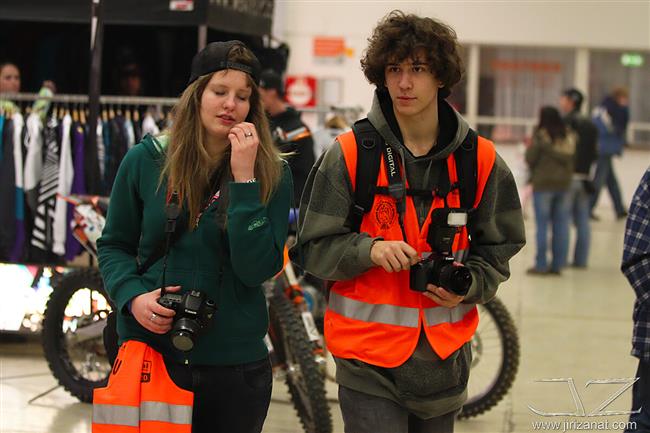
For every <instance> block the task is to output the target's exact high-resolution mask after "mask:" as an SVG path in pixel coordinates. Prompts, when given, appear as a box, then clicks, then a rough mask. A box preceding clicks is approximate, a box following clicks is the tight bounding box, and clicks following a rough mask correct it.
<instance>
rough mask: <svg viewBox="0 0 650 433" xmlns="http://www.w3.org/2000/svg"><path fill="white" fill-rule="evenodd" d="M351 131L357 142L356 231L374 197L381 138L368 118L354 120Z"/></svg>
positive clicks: (354, 223)
mask: <svg viewBox="0 0 650 433" xmlns="http://www.w3.org/2000/svg"><path fill="white" fill-rule="evenodd" d="M352 131H353V132H354V138H355V140H356V142H357V168H356V170H357V176H356V184H355V185H354V206H353V208H352V230H353V231H355V232H358V231H359V229H360V228H361V220H362V219H363V215H364V214H366V213H368V212H370V209H372V203H373V201H374V199H375V191H376V186H377V176H379V164H380V163H381V151H382V146H383V139H382V137H381V135H379V132H377V130H376V129H375V128H374V127H373V126H372V124H371V123H370V121H369V120H368V119H361V120H359V121H357V122H355V124H354V125H352Z"/></svg>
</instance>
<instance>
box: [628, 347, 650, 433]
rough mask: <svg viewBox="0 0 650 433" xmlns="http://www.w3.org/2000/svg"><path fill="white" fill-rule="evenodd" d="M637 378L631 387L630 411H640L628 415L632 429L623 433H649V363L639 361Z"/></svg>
mask: <svg viewBox="0 0 650 433" xmlns="http://www.w3.org/2000/svg"><path fill="white" fill-rule="evenodd" d="M636 377H638V378H639V380H637V381H636V382H635V383H634V385H632V409H631V410H632V411H635V410H639V409H641V412H640V413H636V414H632V415H630V423H636V425H634V424H632V426H629V427H632V428H627V429H626V430H625V433H631V432H637V433H650V362H643V361H641V360H639V368H638V369H637V371H636Z"/></svg>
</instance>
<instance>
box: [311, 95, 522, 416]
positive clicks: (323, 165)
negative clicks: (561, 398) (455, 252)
mask: <svg viewBox="0 0 650 433" xmlns="http://www.w3.org/2000/svg"><path fill="white" fill-rule="evenodd" d="M438 119H439V125H440V132H439V135H438V140H437V145H436V146H434V147H433V148H432V149H431V151H430V152H429V154H428V155H424V156H420V157H415V156H414V155H413V154H412V153H411V152H410V151H409V150H408V149H407V148H406V147H405V146H404V145H403V140H402V134H401V131H400V130H399V125H398V124H397V121H396V119H395V115H394V113H393V107H392V103H391V100H390V97H389V95H388V94H387V92H385V91H383V92H382V91H377V93H376V95H375V99H374V101H373V105H372V108H371V110H370V112H369V113H368V120H370V123H371V124H372V125H373V126H374V127H375V129H376V130H377V131H378V132H379V133H380V134H381V136H382V137H383V138H384V140H386V142H387V143H388V144H389V145H390V146H391V147H392V148H393V149H394V150H395V152H396V153H399V154H400V156H401V161H403V162H404V164H405V166H406V168H405V172H406V177H407V179H408V182H409V185H411V186H413V187H415V188H421V189H428V190H433V189H434V187H435V183H436V181H437V179H438V173H439V171H440V169H441V167H442V164H443V163H444V162H445V160H446V158H447V157H448V156H449V154H451V153H452V152H453V151H454V150H455V149H456V148H457V147H458V146H460V144H461V143H462V142H463V140H464V139H465V136H466V135H467V131H468V130H469V126H468V125H467V123H466V122H465V120H464V119H463V118H462V117H461V116H460V115H459V114H458V113H457V112H456V111H454V110H453V108H451V106H450V105H449V104H448V103H447V102H446V101H444V100H439V101H438ZM353 203H354V195H353V193H352V185H351V182H350V176H349V174H348V172H347V168H346V165H345V160H344V159H343V153H342V151H341V146H340V145H339V144H338V143H335V144H334V145H333V146H331V147H330V149H329V150H328V151H327V152H326V153H325V154H324V155H323V156H322V157H321V158H320V159H319V161H318V162H316V165H315V166H314V168H313V169H312V171H311V173H310V175H309V178H308V179H307V184H306V186H305V191H304V192H303V195H302V198H301V203H300V218H301V220H300V224H299V226H300V238H299V239H300V245H301V247H302V251H300V252H301V253H302V255H303V259H304V262H305V268H306V269H307V271H309V272H311V273H313V274H314V275H316V276H318V277H321V278H324V279H328V280H349V279H351V278H354V277H356V276H357V275H360V274H362V273H364V272H366V271H367V270H369V269H370V268H371V267H373V266H375V265H374V264H373V262H372V261H371V260H370V247H371V245H372V241H373V238H371V237H370V236H369V235H368V234H367V233H356V232H353V231H351V229H350V227H351V208H352V205H353ZM414 204H415V208H416V211H417V214H418V219H419V222H420V225H422V223H423V222H424V218H426V216H427V211H428V210H429V207H430V206H431V199H423V198H421V197H415V198H414ZM468 230H469V232H470V235H471V236H472V242H471V246H470V252H469V255H468V257H467V259H466V261H465V262H464V264H465V266H467V268H468V269H469V270H470V272H471V273H472V277H473V282H472V285H471V287H470V290H469V293H468V294H467V296H466V297H465V300H464V301H463V302H465V303H484V302H488V301H489V300H490V299H492V298H493V297H494V296H495V294H496V290H497V287H498V286H499V284H500V283H502V282H504V281H505V280H507V279H508V277H509V276H510V270H509V267H508V261H509V260H510V258H511V257H512V256H514V255H515V254H516V253H517V252H518V251H519V250H520V249H521V248H522V247H523V246H524V243H525V233H524V221H523V216H522V212H521V204H520V202H519V196H518V194H517V187H516V185H515V181H514V179H513V177H512V174H511V172H510V170H509V169H508V167H507V166H506V164H505V162H504V161H503V160H502V159H501V157H500V156H498V155H497V158H496V161H495V162H494V166H493V168H492V172H491V173H490V175H489V177H488V180H487V183H486V185H485V190H484V192H483V196H482V199H481V202H480V203H479V205H478V207H477V209H476V212H475V213H474V215H473V216H472V217H471V220H470V224H469V225H468ZM377 290H383V288H382V287H378V288H377ZM400 290H410V289H409V288H408V287H404V288H402V289H400ZM386 344H390V342H387V343H386ZM335 361H336V380H337V382H338V383H339V384H340V385H342V386H345V387H347V388H351V389H353V390H356V391H359V392H364V393H366V394H370V395H374V396H378V397H383V398H387V399H390V400H393V401H395V402H396V403H398V404H400V405H401V406H403V407H405V408H407V409H408V410H409V411H411V412H412V413H414V414H416V415H417V416H419V417H420V418H423V419H428V418H432V417H435V416H440V415H444V414H447V413H449V412H453V411H457V410H458V409H460V408H461V406H462V405H463V403H464V402H465V399H466V396H467V391H466V386H467V381H468V377H469V365H470V362H471V351H470V347H469V343H467V344H465V345H464V346H462V347H461V348H460V349H459V350H457V351H456V352H454V353H453V354H451V355H450V356H449V357H448V358H447V359H445V360H442V359H440V357H438V355H437V354H436V353H435V352H434V351H433V350H432V348H431V346H430V345H429V343H428V341H427V339H426V337H424V335H423V334H421V336H420V340H419V342H418V345H417V347H416V349H415V352H414V353H413V354H412V355H411V358H410V359H408V360H407V361H406V362H404V364H402V365H400V366H399V367H396V368H382V367H377V366H374V365H370V364H366V363H364V362H362V361H360V360H357V359H341V358H335Z"/></svg>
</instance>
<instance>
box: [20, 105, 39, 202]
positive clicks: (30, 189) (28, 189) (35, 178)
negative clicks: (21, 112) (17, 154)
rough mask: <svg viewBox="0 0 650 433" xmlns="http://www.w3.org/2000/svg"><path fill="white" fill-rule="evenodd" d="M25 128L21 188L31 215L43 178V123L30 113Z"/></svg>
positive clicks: (34, 114)
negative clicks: (23, 178) (23, 169)
mask: <svg viewBox="0 0 650 433" xmlns="http://www.w3.org/2000/svg"><path fill="white" fill-rule="evenodd" d="M25 126H26V128H25V131H26V132H25V139H24V141H23V143H24V145H25V147H26V148H27V156H25V172H24V176H25V184H24V185H23V187H24V189H25V194H26V195H27V206H28V207H29V209H31V212H32V213H35V212H36V207H37V206H38V197H39V195H40V194H39V188H38V185H39V183H40V182H41V177H42V176H43V122H42V121H41V117H40V116H39V115H38V114H36V113H32V114H30V115H29V116H28V117H27V121H26V125H25Z"/></svg>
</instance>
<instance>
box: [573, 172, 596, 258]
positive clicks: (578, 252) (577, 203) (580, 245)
mask: <svg viewBox="0 0 650 433" xmlns="http://www.w3.org/2000/svg"><path fill="white" fill-rule="evenodd" d="M569 194H570V195H571V197H570V200H571V212H572V214H573V225H574V226H575V228H576V244H575V249H574V251H573V265H574V266H580V267H585V266H587V259H588V258H589V244H590V243H591V227H590V225H589V224H590V223H589V212H590V207H589V196H590V194H589V193H588V192H587V191H586V190H585V187H584V184H583V181H582V180H580V179H574V180H573V182H572V183H571V190H570V191H569Z"/></svg>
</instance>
